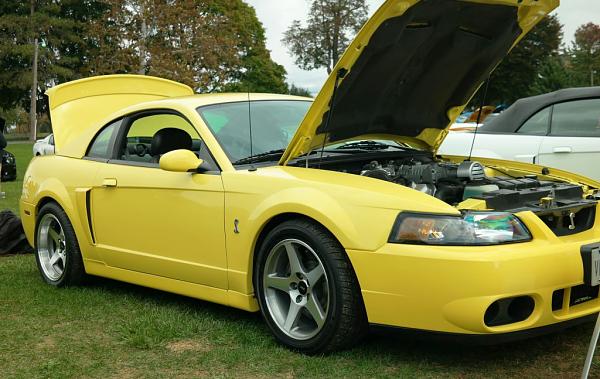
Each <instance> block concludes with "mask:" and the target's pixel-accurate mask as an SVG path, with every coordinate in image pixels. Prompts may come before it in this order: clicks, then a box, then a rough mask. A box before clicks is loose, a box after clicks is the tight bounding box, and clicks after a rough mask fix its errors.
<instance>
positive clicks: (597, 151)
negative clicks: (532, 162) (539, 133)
mask: <svg viewBox="0 0 600 379" xmlns="http://www.w3.org/2000/svg"><path fill="white" fill-rule="evenodd" d="M551 125H552V126H551V131H550V134H549V135H548V136H547V137H545V138H544V140H543V142H542V146H541V149H540V160H539V163H540V164H542V165H544V166H548V167H556V168H559V169H562V170H566V171H571V172H574V173H577V174H581V175H585V176H588V177H590V178H593V179H596V180H600V165H598V164H597V162H600V99H583V100H576V101H569V102H564V103H559V104H555V105H554V108H553V110H552V124H551Z"/></svg>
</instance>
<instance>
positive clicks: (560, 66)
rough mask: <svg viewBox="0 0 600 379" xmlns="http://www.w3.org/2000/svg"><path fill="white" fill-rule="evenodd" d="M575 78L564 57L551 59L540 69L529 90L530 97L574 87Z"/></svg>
mask: <svg viewBox="0 0 600 379" xmlns="http://www.w3.org/2000/svg"><path fill="white" fill-rule="evenodd" d="M572 83H573V78H572V75H571V74H570V72H569V71H568V70H567V68H566V67H565V64H564V62H563V58H562V57H555V56H551V57H549V58H548V59H547V60H546V61H545V62H544V63H542V65H541V66H540V68H539V72H538V76H537V78H536V79H535V80H534V82H533V84H532V85H531V87H530V89H529V95H530V96H535V95H542V94H545V93H549V92H554V91H557V90H559V89H563V88H568V87H572Z"/></svg>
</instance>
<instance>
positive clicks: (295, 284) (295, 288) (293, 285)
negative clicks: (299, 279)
mask: <svg viewBox="0 0 600 379" xmlns="http://www.w3.org/2000/svg"><path fill="white" fill-rule="evenodd" d="M290 288H291V289H293V290H297V289H298V283H291V284H290Z"/></svg>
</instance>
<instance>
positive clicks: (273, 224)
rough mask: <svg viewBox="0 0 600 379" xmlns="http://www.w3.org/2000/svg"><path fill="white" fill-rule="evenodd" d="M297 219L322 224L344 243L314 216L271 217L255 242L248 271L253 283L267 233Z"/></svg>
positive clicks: (294, 214)
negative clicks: (259, 251)
mask: <svg viewBox="0 0 600 379" xmlns="http://www.w3.org/2000/svg"><path fill="white" fill-rule="evenodd" d="M295 219H304V220H307V221H310V222H312V223H315V224H317V225H319V226H321V227H322V228H323V229H324V230H326V231H327V232H328V233H329V234H330V235H331V236H332V237H333V238H334V239H335V240H336V241H338V243H339V244H340V245H342V243H341V242H340V240H339V239H338V238H337V237H336V236H335V235H334V234H333V233H331V231H330V230H329V229H327V227H326V226H325V225H323V224H322V223H320V222H319V221H317V220H315V219H314V218H312V217H308V216H306V215H303V214H301V213H282V214H279V215H277V216H275V217H273V218H271V219H270V220H269V221H268V222H267V223H266V224H265V226H263V228H262V230H261V231H260V233H259V234H258V238H257V239H256V243H255V244H254V248H253V250H252V262H251V267H250V270H249V271H248V272H250V273H252V285H253V286H254V268H255V266H256V265H255V264H254V263H255V259H254V258H255V257H256V254H257V253H258V249H260V246H261V245H262V243H263V241H264V240H265V238H266V237H267V235H268V234H269V232H270V231H271V230H273V229H275V227H277V225H279V224H281V223H283V222H286V221H289V220H295Z"/></svg>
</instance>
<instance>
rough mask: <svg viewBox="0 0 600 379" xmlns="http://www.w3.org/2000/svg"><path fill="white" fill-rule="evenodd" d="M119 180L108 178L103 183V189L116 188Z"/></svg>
mask: <svg viewBox="0 0 600 379" xmlns="http://www.w3.org/2000/svg"><path fill="white" fill-rule="evenodd" d="M116 186H117V179H114V178H106V179H104V180H103V181H102V187H116Z"/></svg>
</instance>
